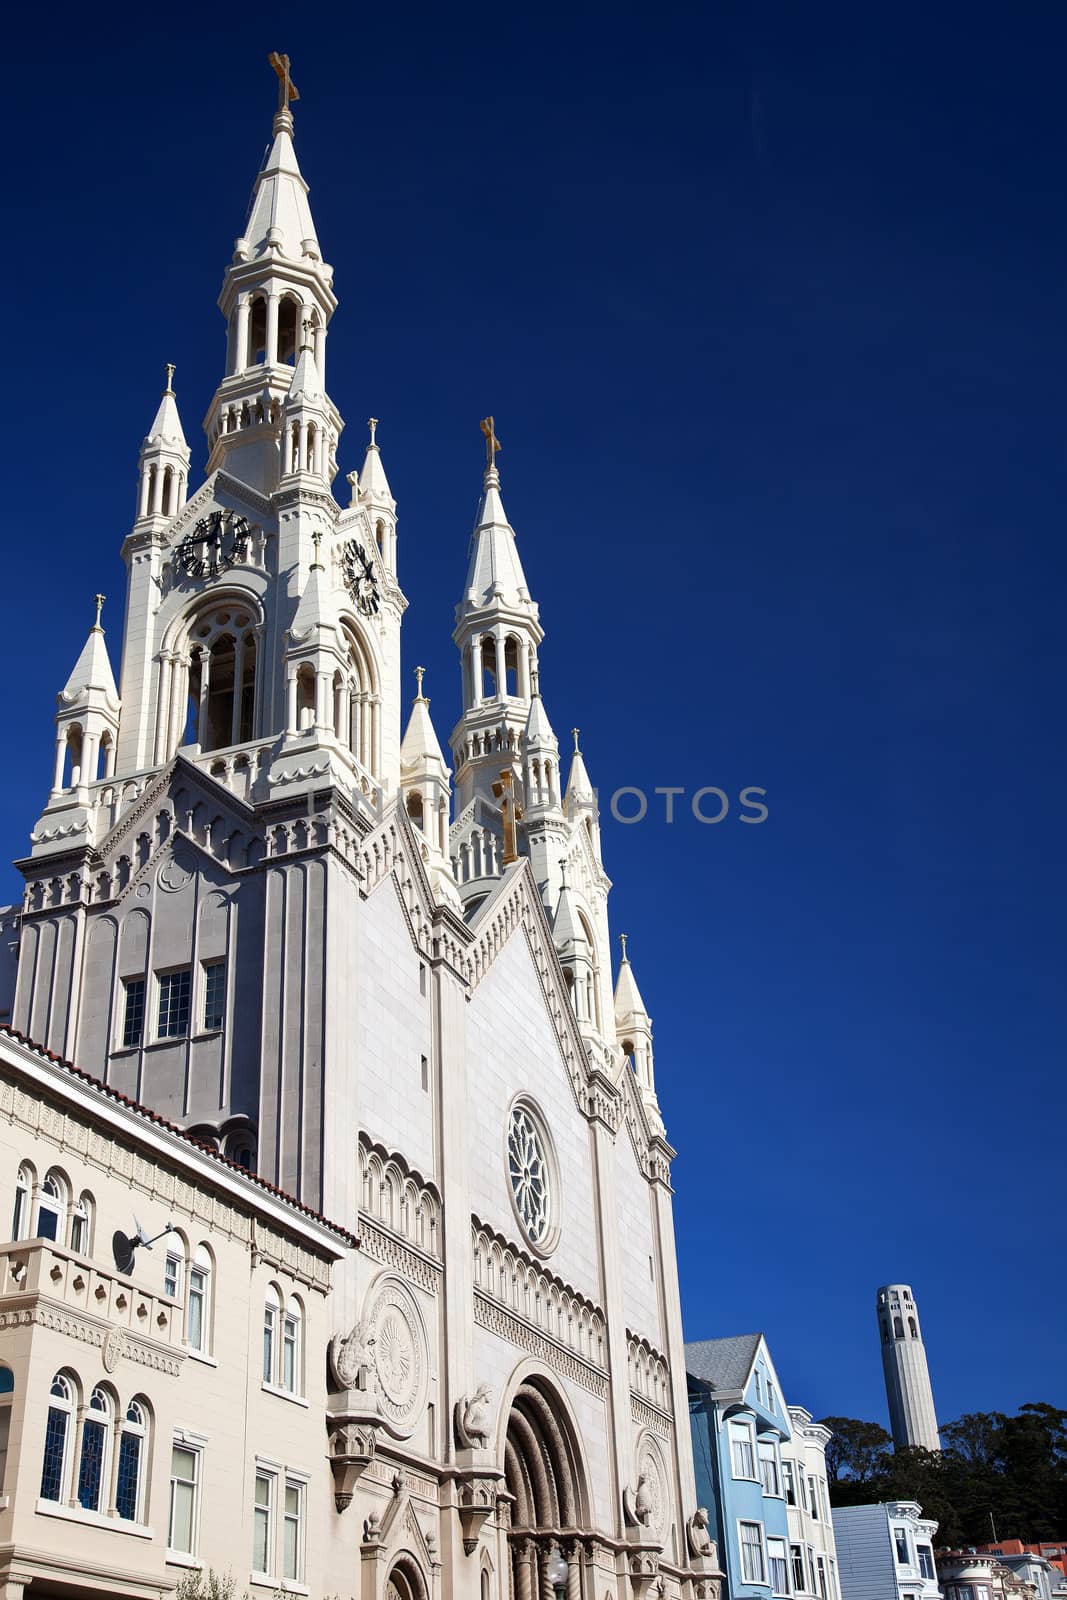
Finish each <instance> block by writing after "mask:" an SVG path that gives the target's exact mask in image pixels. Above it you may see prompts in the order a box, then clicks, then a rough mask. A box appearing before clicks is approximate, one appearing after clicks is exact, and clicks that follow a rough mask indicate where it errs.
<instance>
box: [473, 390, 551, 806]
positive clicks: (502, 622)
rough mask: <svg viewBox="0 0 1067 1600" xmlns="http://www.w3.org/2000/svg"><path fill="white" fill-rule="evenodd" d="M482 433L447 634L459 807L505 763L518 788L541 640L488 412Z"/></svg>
mask: <svg viewBox="0 0 1067 1600" xmlns="http://www.w3.org/2000/svg"><path fill="white" fill-rule="evenodd" d="M482 431H483V432H484V433H485V436H486V447H487V455H488V465H487V466H486V469H485V475H484V478H483V480H482V499H481V503H480V505H479V508H478V515H477V518H476V520H475V526H474V535H473V538H472V541H471V554H470V562H469V565H468V568H467V581H466V584H465V585H464V591H463V599H462V600H461V601H460V603H459V605H458V606H457V607H456V627H455V631H454V632H453V634H452V637H453V639H454V640H455V642H456V645H457V646H458V648H459V652H460V658H461V661H462V667H463V715H462V716H461V718H460V720H459V722H458V723H457V724H456V727H455V728H454V730H453V733H452V739H451V744H452V756H453V763H454V766H455V770H456V808H457V811H462V810H463V809H464V807H466V806H467V805H468V804H469V803H470V801H471V800H472V799H474V798H475V796H481V797H483V798H488V797H489V796H490V795H491V794H492V789H493V784H494V783H496V782H497V781H498V780H499V777H500V772H501V769H502V768H504V767H508V768H510V769H511V771H512V774H513V778H514V783H515V787H516V789H518V786H519V784H520V783H521V780H522V743H523V736H524V734H525V731H526V723H527V718H528V717H529V712H530V691H531V685H532V680H533V674H534V672H535V671H536V670H537V647H538V646H539V644H540V643H541V640H542V639H543V638H544V630H543V628H542V627H541V624H540V622H539V620H538V612H537V605H536V604H535V602H534V601H533V600H532V599H531V597H530V591H529V589H528V588H527V584H526V576H525V574H524V572H523V570H522V562H521V561H520V560H519V552H518V549H517V547H516V543H515V532H514V529H513V528H512V527H511V524H510V523H509V522H508V519H507V515H506V513H505V511H504V505H503V501H502V500H501V497H500V473H499V471H498V470H497V466H496V456H497V454H498V452H499V450H500V444H499V441H498V440H497V438H496V434H495V432H494V429H493V419H492V417H487V418H486V420H485V422H483V424H482Z"/></svg>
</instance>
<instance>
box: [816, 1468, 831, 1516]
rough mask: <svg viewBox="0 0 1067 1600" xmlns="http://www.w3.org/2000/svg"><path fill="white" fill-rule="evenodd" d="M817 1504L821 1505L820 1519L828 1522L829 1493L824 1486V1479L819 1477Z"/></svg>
mask: <svg viewBox="0 0 1067 1600" xmlns="http://www.w3.org/2000/svg"><path fill="white" fill-rule="evenodd" d="M819 1504H820V1505H821V1506H822V1520H823V1521H824V1522H825V1523H829V1522H830V1520H831V1518H830V1493H829V1490H828V1489H827V1487H826V1479H825V1478H820V1479H819Z"/></svg>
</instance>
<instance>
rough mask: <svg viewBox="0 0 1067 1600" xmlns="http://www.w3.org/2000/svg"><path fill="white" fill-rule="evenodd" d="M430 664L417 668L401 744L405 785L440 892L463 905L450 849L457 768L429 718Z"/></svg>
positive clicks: (451, 902)
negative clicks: (447, 759)
mask: <svg viewBox="0 0 1067 1600" xmlns="http://www.w3.org/2000/svg"><path fill="white" fill-rule="evenodd" d="M425 675H426V669H425V667H416V668H415V682H416V685H417V693H416V695H415V699H414V701H413V702H412V706H411V716H410V717H409V719H408V725H407V730H406V732H405V734H404V739H403V743H402V744H401V746H400V790H401V793H402V794H403V796H404V805H405V808H406V810H407V814H408V816H409V817H410V819H411V822H412V824H413V826H414V827H415V828H417V829H419V830H420V832H421V834H422V839H423V858H424V861H425V864H426V869H427V871H428V873H429V875H430V881H431V883H432V885H433V888H434V891H435V893H436V894H437V895H438V896H439V898H441V899H443V900H446V901H447V902H448V904H449V905H451V906H452V907H453V909H454V910H460V909H461V901H460V897H459V891H458V889H457V888H456V880H455V878H454V877H453V875H452V864H451V861H450V859H449V851H448V823H449V815H448V813H449V802H450V800H451V793H452V790H451V784H450V779H451V776H452V774H451V773H450V772H449V770H448V767H447V766H446V764H445V758H444V756H443V755H442V754H441V746H440V744H439V743H438V742H437V734H436V733H435V732H434V726H433V723H432V721H431V720H430V702H429V700H428V699H427V698H426V696H425V695H424V694H423V692H422V680H423V678H424V677H425Z"/></svg>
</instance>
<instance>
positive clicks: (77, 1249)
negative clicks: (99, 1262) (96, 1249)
mask: <svg viewBox="0 0 1067 1600" xmlns="http://www.w3.org/2000/svg"><path fill="white" fill-rule="evenodd" d="M92 1239H93V1197H92V1195H91V1194H87V1193H83V1194H81V1195H79V1196H78V1199H77V1201H76V1202H75V1204H74V1205H73V1206H71V1208H70V1248H71V1249H72V1250H73V1251H74V1254H75V1255H78V1256H87V1255H89V1253H90V1252H91V1250H92V1247H93V1245H92Z"/></svg>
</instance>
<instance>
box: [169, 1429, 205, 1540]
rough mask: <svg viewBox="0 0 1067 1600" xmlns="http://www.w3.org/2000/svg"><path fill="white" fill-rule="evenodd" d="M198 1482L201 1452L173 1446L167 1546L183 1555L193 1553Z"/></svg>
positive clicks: (183, 1446) (182, 1446)
mask: <svg viewBox="0 0 1067 1600" xmlns="http://www.w3.org/2000/svg"><path fill="white" fill-rule="evenodd" d="M199 1483H200V1452H199V1451H198V1450H190V1449H188V1448H187V1447H186V1446H185V1445H180V1444H176V1445H175V1446H174V1448H173V1449H172V1450H171V1453H170V1520H169V1523H168V1530H167V1545H168V1548H169V1549H171V1550H178V1551H180V1552H181V1553H182V1554H183V1555H187V1556H191V1555H193V1554H195V1545H196V1511H197V1506H196V1497H197V1490H198V1488H199Z"/></svg>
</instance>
